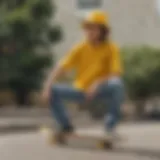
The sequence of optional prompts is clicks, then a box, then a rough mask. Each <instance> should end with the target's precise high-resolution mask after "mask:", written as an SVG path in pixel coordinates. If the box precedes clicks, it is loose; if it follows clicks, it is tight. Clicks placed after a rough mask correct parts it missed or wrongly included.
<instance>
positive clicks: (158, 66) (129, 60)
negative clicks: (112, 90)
mask: <svg viewBox="0 0 160 160" xmlns="http://www.w3.org/2000/svg"><path fill="white" fill-rule="evenodd" d="M122 58H123V61H124V68H125V74H124V79H125V83H126V86H127V88H128V91H129V94H130V97H131V98H132V99H147V98H148V97H150V96H154V95H159V93H160V49H157V48H153V47H149V46H142V47H127V48H123V49H122Z"/></svg>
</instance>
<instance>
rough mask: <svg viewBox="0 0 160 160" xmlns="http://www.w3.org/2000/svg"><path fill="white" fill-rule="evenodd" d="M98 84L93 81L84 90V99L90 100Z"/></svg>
mask: <svg viewBox="0 0 160 160" xmlns="http://www.w3.org/2000/svg"><path fill="white" fill-rule="evenodd" d="M98 86H99V83H98V82H95V83H94V84H92V85H91V86H90V87H89V89H88V90H87V91H86V99H87V100H92V99H93V98H94V96H95V94H96V92H97V88H98Z"/></svg>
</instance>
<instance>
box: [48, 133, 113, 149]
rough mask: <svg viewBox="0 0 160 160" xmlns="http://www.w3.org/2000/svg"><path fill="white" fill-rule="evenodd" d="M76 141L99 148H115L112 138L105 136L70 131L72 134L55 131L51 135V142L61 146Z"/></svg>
mask: <svg viewBox="0 0 160 160" xmlns="http://www.w3.org/2000/svg"><path fill="white" fill-rule="evenodd" d="M73 141H74V142H75V143H76V144H81V145H82V146H83V145H84V144H88V146H89V144H90V147H92V148H97V149H105V150H112V149H113V148H114V142H113V141H111V140H106V139H105V138H104V136H96V135H91V134H81V133H77V132H74V133H70V134H65V135H63V134H56V133H53V132H52V134H50V135H49V143H50V144H52V145H53V144H54V145H59V146H68V145H69V144H70V142H73ZM72 144H73V143H72Z"/></svg>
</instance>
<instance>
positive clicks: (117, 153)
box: [0, 111, 160, 160]
mask: <svg viewBox="0 0 160 160" xmlns="http://www.w3.org/2000/svg"><path fill="white" fill-rule="evenodd" d="M23 113H24V111H23ZM40 113H42V114H40ZM40 113H38V114H37V111H35V112H32V115H31V114H30V113H26V112H25V114H26V115H24V114H22V113H20V112H19V113H18V115H17V112H16V114H15V115H14V116H13V113H9V114H8V112H6V114H3V113H2V112H1V116H0V160H22V159H23V160H50V159H55V160H75V159H76V160H80V159H86V160H87V159H92V160H97V159H101V160H103V159H104V160H106V159H109V160H117V159H118V160H160V143H159V142H160V136H159V135H160V122H156V123H155V122H141V123H140V122H137V123H136V122H134V123H133V122H132V123H130V122H129V123H122V124H120V126H119V127H118V129H117V132H118V134H119V135H120V136H122V139H123V141H121V142H118V143H117V144H116V146H115V149H114V150H113V151H102V150H99V149H97V148H96V145H95V143H93V141H92V140H91V141H89V139H86V140H78V141H71V143H70V144H69V145H68V146H67V147H60V146H55V145H49V143H48V141H47V140H48V136H49V133H50V130H49V129H48V126H52V125H53V121H52V119H51V117H50V116H48V113H47V112H46V113H45V114H43V112H42V111H41V112H40ZM2 115H3V116H2ZM7 115H8V116H7ZM72 117H73V119H74V123H75V125H76V126H77V130H76V131H77V133H78V134H80V135H82V134H83V135H90V136H97V137H100V136H103V126H102V124H103V123H101V122H100V121H93V120H91V119H89V118H88V116H87V115H85V114H81V115H79V114H78V115H76V114H75V115H74V116H72Z"/></svg>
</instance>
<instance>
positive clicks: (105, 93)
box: [51, 78, 124, 131]
mask: <svg viewBox="0 0 160 160" xmlns="http://www.w3.org/2000/svg"><path fill="white" fill-rule="evenodd" d="M51 95H52V96H51V111H52V115H53V117H54V118H55V120H56V122H57V123H58V125H59V126H60V127H62V128H63V127H67V126H70V125H71V124H72V123H71V121H70V117H69V114H68V112H67V109H66V107H65V106H64V104H63V101H64V100H68V101H74V102H77V103H80V102H83V101H85V94H84V92H83V91H80V90H78V89H75V88H73V87H71V86H68V85H64V84H61V85H55V86H53V87H52V90H51ZM123 97H124V86H123V82H122V81H121V79H120V78H112V79H109V80H108V81H106V82H105V83H103V84H101V85H100V86H99V88H98V89H97V92H96V95H95V97H94V99H97V100H100V99H103V100H104V99H105V100H106V101H107V104H108V105H107V106H106V108H107V107H109V109H108V111H107V113H106V115H105V117H104V122H105V129H106V130H108V131H112V130H113V129H114V128H115V127H116V125H117V123H118V122H119V120H120V107H121V105H122V103H123ZM106 110H107V109H106Z"/></svg>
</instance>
